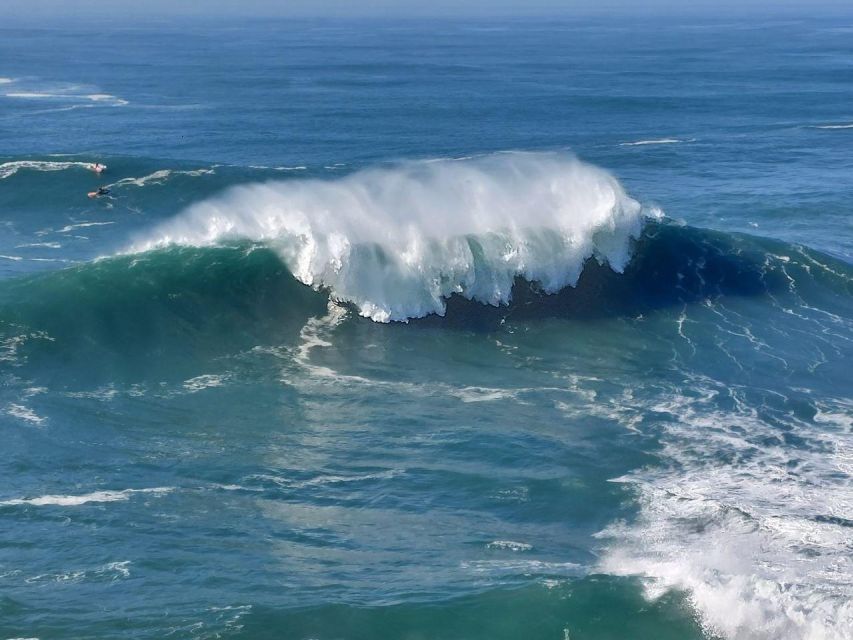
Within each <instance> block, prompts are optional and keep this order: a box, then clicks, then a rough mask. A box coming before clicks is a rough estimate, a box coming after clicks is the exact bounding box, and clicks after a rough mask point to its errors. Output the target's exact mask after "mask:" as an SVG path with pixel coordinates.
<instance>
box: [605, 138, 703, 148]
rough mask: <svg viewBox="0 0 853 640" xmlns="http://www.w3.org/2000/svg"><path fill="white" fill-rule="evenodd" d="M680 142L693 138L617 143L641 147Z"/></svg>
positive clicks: (622, 145) (692, 140) (623, 145)
mask: <svg viewBox="0 0 853 640" xmlns="http://www.w3.org/2000/svg"><path fill="white" fill-rule="evenodd" d="M681 142H695V138H690V139H681V138H658V139H655V140H637V141H636V142H622V143H620V144H619V146H620V147H643V146H646V145H651V144H679V143H681Z"/></svg>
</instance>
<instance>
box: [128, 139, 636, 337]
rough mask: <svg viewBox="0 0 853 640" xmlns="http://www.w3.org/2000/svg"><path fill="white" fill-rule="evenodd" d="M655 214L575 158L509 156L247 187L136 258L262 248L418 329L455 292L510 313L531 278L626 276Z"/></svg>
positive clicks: (298, 273) (188, 213)
mask: <svg viewBox="0 0 853 640" xmlns="http://www.w3.org/2000/svg"><path fill="white" fill-rule="evenodd" d="M647 213H648V212H647V211H645V210H644V209H643V207H642V206H641V205H640V204H639V203H638V202H637V201H636V200H634V199H632V198H631V197H629V196H628V195H627V194H626V193H625V191H624V189H623V188H622V187H621V185H620V184H619V183H618V181H617V180H616V179H615V178H613V177H612V176H611V175H610V174H608V173H607V172H605V171H603V170H601V169H598V168H596V167H593V166H590V165H587V164H584V163H582V162H580V161H579V160H577V159H575V158H573V157H567V156H564V155H559V154H551V153H503V154H495V155H490V156H483V157H477V158H469V159H464V160H433V161H419V162H406V163H401V164H398V165H395V166H393V167H389V168H381V169H369V170H364V171H360V172H357V173H355V174H353V175H351V176H348V177H345V178H343V179H340V180H334V181H328V180H291V181H286V182H269V183H264V184H252V185H247V186H240V187H235V188H232V189H230V190H229V191H227V192H226V193H225V194H224V195H221V196H219V197H216V198H213V199H210V200H207V201H204V202H202V203H199V204H196V205H193V206H191V207H190V208H189V209H187V210H185V211H184V212H183V213H181V214H180V215H178V216H177V217H176V218H175V219H173V220H171V221H168V222H166V223H164V224H162V225H161V226H159V227H157V228H156V229H155V230H154V231H153V232H152V233H151V234H149V235H148V236H146V237H143V238H141V239H140V240H138V241H137V242H136V243H134V244H133V245H132V246H131V247H130V248H129V251H130V252H140V251H147V250H151V249H155V248H160V247H164V246H168V245H173V244H178V245H191V246H210V245H215V244H218V243H220V242H223V241H226V240H229V239H235V238H239V239H248V240H251V241H258V242H263V243H265V244H267V245H269V246H271V247H272V248H273V249H274V250H275V251H276V252H277V253H278V254H279V255H280V256H281V258H282V259H283V260H284V261H285V263H286V264H287V265H288V268H289V269H290V270H291V272H292V273H293V275H294V276H295V277H296V278H297V279H299V280H300V281H301V282H303V283H305V284H307V285H309V286H312V287H315V288H325V289H328V290H329V291H330V293H331V296H332V297H333V299H335V300H338V301H345V302H349V303H352V304H354V305H355V306H356V307H357V308H358V310H359V313H361V315H363V316H366V317H369V318H371V319H373V320H376V321H379V322H388V321H391V320H399V321H406V320H408V319H410V318H417V317H423V316H426V315H429V314H433V313H434V314H438V315H443V314H444V313H445V310H446V299H447V298H448V297H449V296H450V295H452V294H461V295H462V296H464V297H466V298H468V299H471V300H476V301H478V302H482V303H485V304H489V305H501V304H506V303H508V302H509V301H510V299H511V291H512V286H513V283H514V281H515V279H516V278H518V277H521V278H524V279H526V280H528V281H531V282H536V283H537V284H538V285H539V286H540V287H541V289H542V290H543V291H544V292H546V293H554V292H557V291H559V290H560V289H563V288H564V287H566V286H571V285H574V284H576V283H577V280H578V277H579V276H580V274H581V271H582V270H583V266H584V263H585V262H586V261H587V260H588V259H589V258H591V257H595V258H596V259H597V260H598V261H599V262H601V263H607V264H608V265H610V267H611V268H612V269H613V270H615V271H617V272H618V271H622V270H623V269H624V268H625V266H626V265H627V263H628V261H629V259H630V257H631V240H632V239H634V238H636V237H637V236H638V235H639V233H640V231H641V229H642V226H643V220H644V217H645V216H646V215H647Z"/></svg>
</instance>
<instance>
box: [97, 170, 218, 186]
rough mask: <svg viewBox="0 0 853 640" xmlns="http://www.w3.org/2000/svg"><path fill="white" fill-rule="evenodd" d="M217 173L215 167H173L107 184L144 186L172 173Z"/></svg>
mask: <svg viewBox="0 0 853 640" xmlns="http://www.w3.org/2000/svg"><path fill="white" fill-rule="evenodd" d="M213 173H215V171H214V169H213V168H203V169H192V170H189V171H177V170H173V169H159V170H157V171H155V172H154V173H150V174H148V175H147V176H142V177H141V178H122V179H121V180H118V181H116V182H113V183H112V184H109V185H106V186H107V187H108V188H114V187H122V186H134V187H144V186H146V185H148V184H163V183H165V182H166V180H168V179H169V177H170V176H172V175H184V176H192V177H199V176H204V175H211V174H213Z"/></svg>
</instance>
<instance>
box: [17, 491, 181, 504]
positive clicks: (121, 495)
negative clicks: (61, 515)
mask: <svg viewBox="0 0 853 640" xmlns="http://www.w3.org/2000/svg"><path fill="white" fill-rule="evenodd" d="M174 490H175V489H174V487H154V488H151V489H124V490H122V491H94V492H92V493H87V494H84V495H79V496H64V495H48V496H39V497H37V498H15V499H13V500H4V501H2V502H0V506H4V507H12V506H18V505H32V506H35V507H46V506H56V507H76V506H79V505H82V504H88V503H91V502H120V501H124V500H128V499H130V497H131V496H133V495H136V494H145V493H148V494H152V495H154V496H161V495H165V494H167V493H171V492H172V491H174Z"/></svg>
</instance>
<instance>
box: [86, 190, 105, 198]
mask: <svg viewBox="0 0 853 640" xmlns="http://www.w3.org/2000/svg"><path fill="white" fill-rule="evenodd" d="M109 193H110V190H109V189H108V188H107V187H98V190H97V191H90V192H89V193H88V196H89V197H90V198H100V197H101V196H106V195H109Z"/></svg>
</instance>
